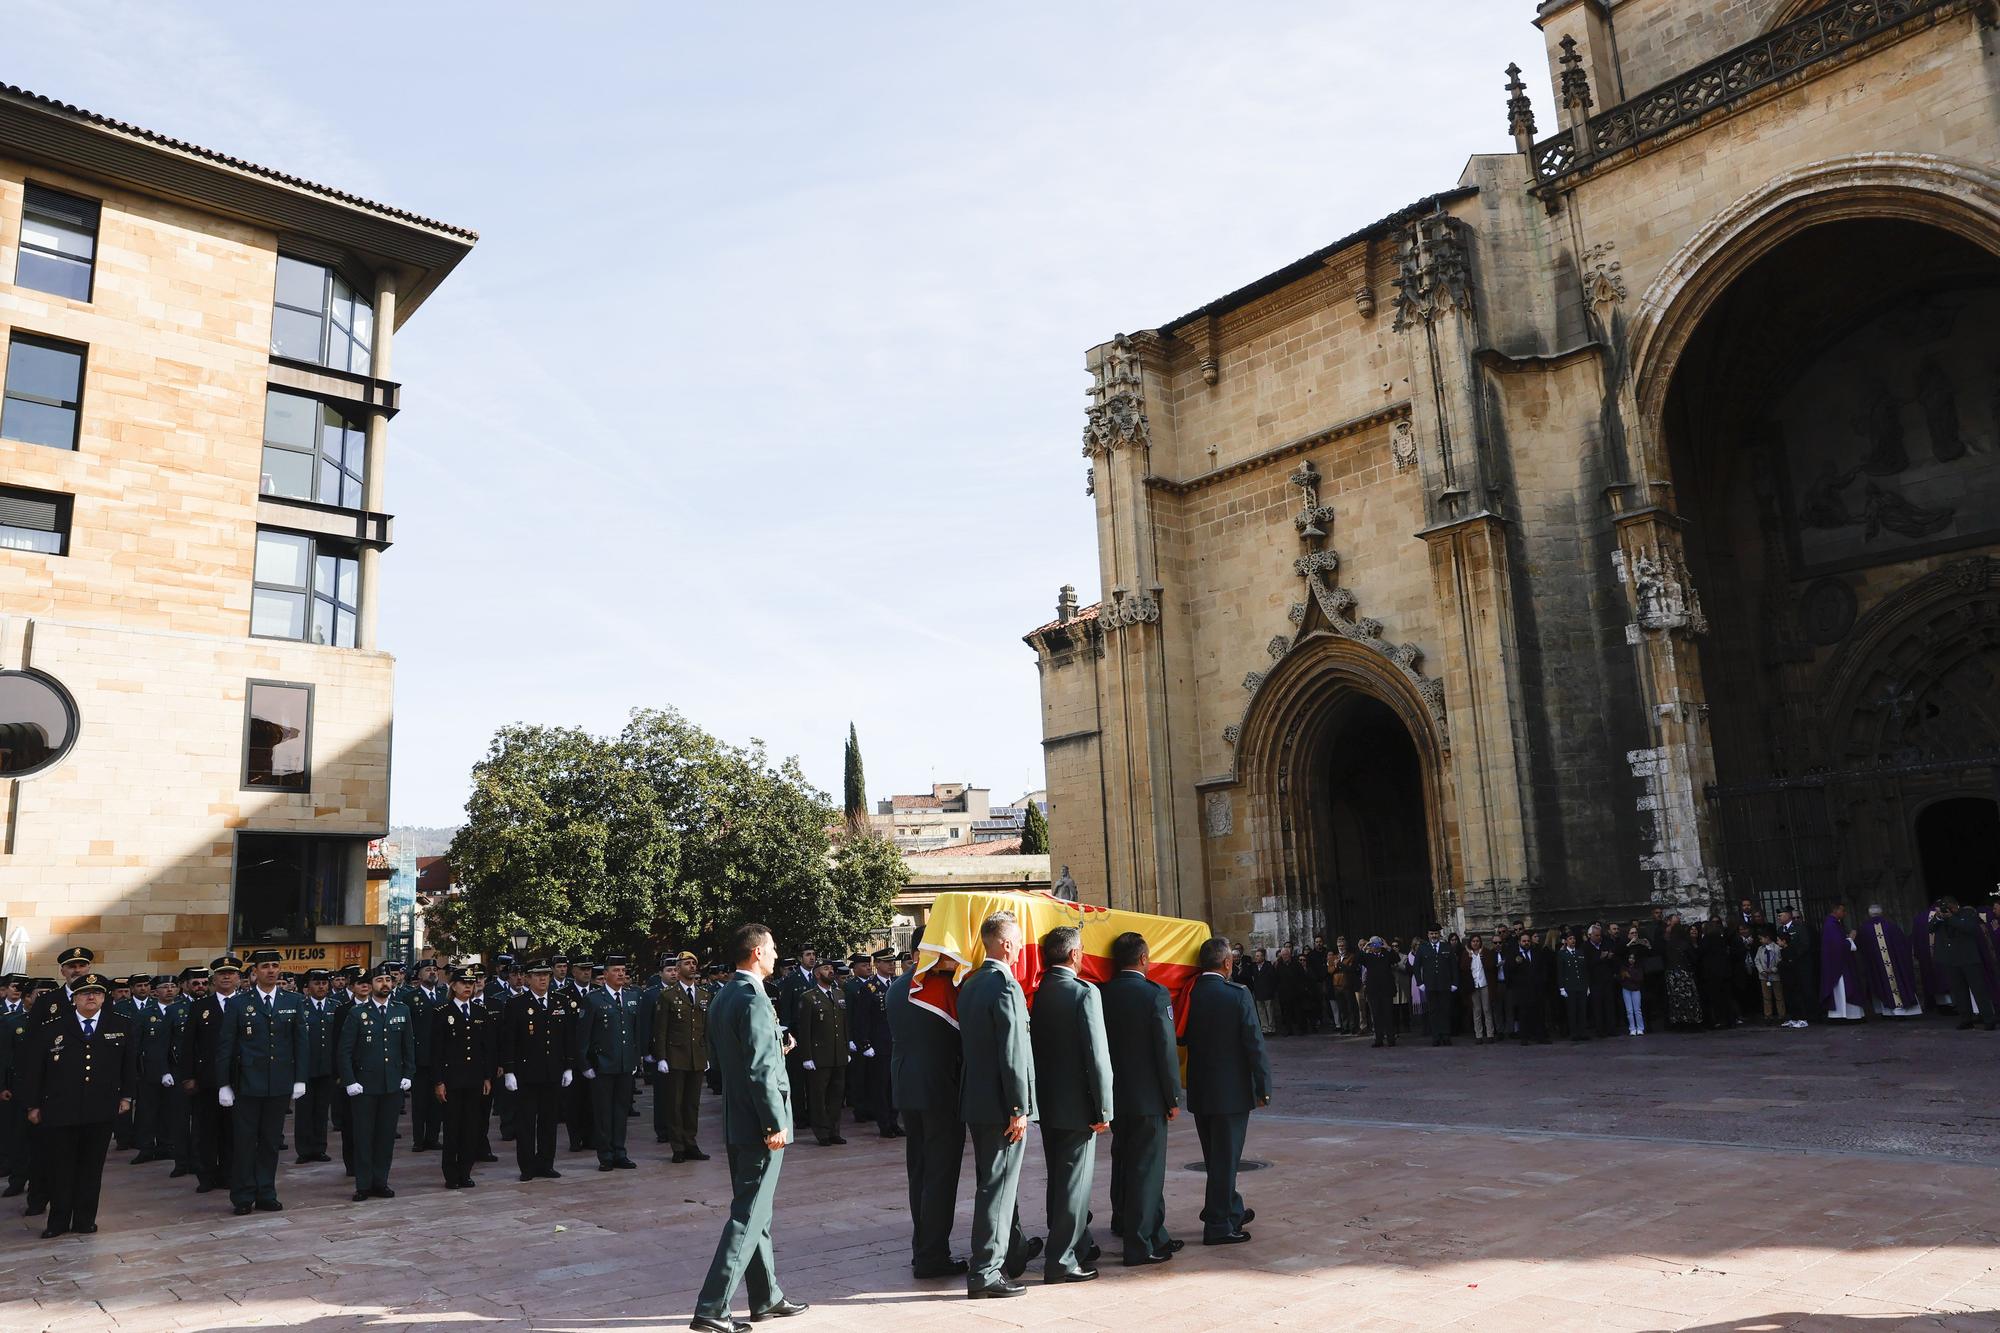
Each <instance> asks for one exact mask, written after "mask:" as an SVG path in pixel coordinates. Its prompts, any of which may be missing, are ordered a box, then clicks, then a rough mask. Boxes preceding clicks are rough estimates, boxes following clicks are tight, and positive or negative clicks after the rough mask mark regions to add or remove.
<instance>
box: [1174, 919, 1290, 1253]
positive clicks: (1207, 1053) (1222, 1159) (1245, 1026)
mask: <svg viewBox="0 0 2000 1333" xmlns="http://www.w3.org/2000/svg"><path fill="white" fill-rule="evenodd" d="M1228 958H1229V941H1228V940H1226V939H1221V938H1219V937H1218V938H1215V939H1210V940H1208V941H1206V942H1205V943H1203V945H1202V946H1201V952H1200V953H1199V954H1198V955H1197V957H1196V964H1197V966H1199V967H1200V968H1201V975H1200V976H1199V977H1197V978H1196V979H1195V983H1194V990H1193V991H1192V993H1191V994H1190V995H1189V997H1188V1016H1187V1026H1186V1031H1185V1034H1184V1035H1183V1036H1182V1038H1181V1041H1182V1042H1183V1043H1184V1044H1185V1045H1186V1046H1187V1052H1188V1077H1187V1094H1188V1113H1189V1114H1190V1115H1192V1116H1193V1117H1194V1128H1195V1133H1196V1134H1198V1135H1199V1136H1200V1138H1201V1160H1202V1165H1203V1167H1204V1169H1205V1170H1206V1171H1207V1173H1208V1192H1207V1195H1206V1198H1205V1201H1204V1203H1203V1206H1202V1210H1201V1221H1202V1234H1201V1243H1202V1244H1204V1245H1240V1244H1242V1243H1243V1242H1244V1241H1246V1240H1249V1239H1250V1233H1249V1232H1247V1231H1245V1230H1244V1229H1243V1225H1244V1223H1246V1222H1250V1221H1253V1220H1254V1219H1255V1218H1256V1216H1257V1214H1256V1211H1255V1210H1254V1209H1249V1208H1245V1207H1244V1206H1243V1196H1242V1195H1240V1194H1238V1193H1237V1192H1236V1173H1237V1170H1238V1168H1239V1167H1240V1166H1241V1165H1242V1162H1243V1139H1244V1136H1245V1135H1246V1134H1247V1133H1248V1132H1249V1129H1250V1111H1251V1109H1252V1108H1253V1107H1260V1106H1269V1105H1270V1104H1271V1065H1270V1061H1269V1060H1267V1059H1266V1058H1265V1055H1264V1033H1263V1030H1262V1029H1261V1028H1260V1027H1258V1025H1257V1007H1256V1004H1255V1002H1254V1001H1252V1000H1251V998H1250V992H1249V991H1247V990H1245V989H1243V987H1241V986H1237V985H1234V984H1232V983H1231V982H1230V981H1229V979H1228V975H1227V973H1225V972H1224V971H1223V969H1224V968H1225V967H1226V966H1227V965H1228Z"/></svg>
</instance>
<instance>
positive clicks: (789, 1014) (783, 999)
mask: <svg viewBox="0 0 2000 1333" xmlns="http://www.w3.org/2000/svg"><path fill="white" fill-rule="evenodd" d="M788 965H789V966H790V970H789V971H785V970H784V969H785V968H786V967H787V966H788ZM778 967H779V969H780V971H781V973H782V975H780V976H779V978H778V982H777V994H778V999H777V1004H778V1027H779V1029H780V1031H782V1032H785V1033H788V1034H789V1035H791V1036H792V1038H793V1039H794V1040H793V1044H792V1047H791V1049H790V1050H789V1051H787V1052H786V1054H785V1073H786V1075H787V1077H789V1078H790V1080H791V1085H792V1088H793V1096H792V1137H791V1140H790V1141H791V1142H793V1143H797V1142H798V1141H799V1139H800V1137H801V1132H802V1131H803V1130H804V1129H805V1128H806V1127H808V1126H809V1125H811V1124H812V1096H811V1094H810V1093H809V1092H808V1090H807V1085H808V1084H809V1083H811V1081H812V1078H811V1075H810V1074H809V1073H808V1072H807V1070H806V1047H805V1043H804V1042H802V1041H798V1040H797V1037H798V1032H799V1013H798V1006H799V997H800V996H802V995H804V994H805V993H806V992H807V991H809V990H811V989H812V988H813V976H814V974H815V973H817V972H818V971H819V952H818V951H817V950H816V949H814V948H812V947H811V946H810V945H808V946H806V947H804V948H801V949H800V950H799V956H798V959H797V960H796V962H795V961H794V960H793V959H790V958H780V959H779V960H778ZM765 987H766V989H769V988H770V983H769V982H768V981H767V982H766V983H765Z"/></svg>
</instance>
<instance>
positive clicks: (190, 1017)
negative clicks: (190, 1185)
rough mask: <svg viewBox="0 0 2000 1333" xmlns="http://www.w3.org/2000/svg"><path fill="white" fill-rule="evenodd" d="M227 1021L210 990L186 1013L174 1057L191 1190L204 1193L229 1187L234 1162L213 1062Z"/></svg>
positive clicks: (218, 1072)
mask: <svg viewBox="0 0 2000 1333" xmlns="http://www.w3.org/2000/svg"><path fill="white" fill-rule="evenodd" d="M226 1021H227V1016H226V1015H225V1014H224V1012H223V999H222V997H221V996H219V995H216V994H214V993H213V992H211V993H210V994H207V995H204V996H202V997H201V999H200V1000H198V1001H196V1002H195V1004H194V1005H193V1007H191V1008H190V1009H189V1010H188V1014H187V1021H186V1023H185V1024H184V1025H183V1027H182V1029H181V1040H180V1045H179V1046H178V1047H177V1048H176V1049H175V1053H174V1079H175V1081H176V1082H178V1083H180V1084H181V1085H182V1088H183V1091H185V1092H186V1093H187V1097H188V1119H189V1121H190V1123H191V1124H192V1126H193V1129H192V1135H191V1137H192V1143H191V1147H192V1149H193V1153H194V1174H195V1180H196V1182H197V1184H196V1186H195V1192H196V1193H197V1194H206V1193H208V1192H209V1191H210V1190H217V1189H221V1188H223V1187H224V1186H226V1185H227V1184H228V1183H229V1180H228V1176H227V1170H228V1167H227V1164H228V1163H230V1162H232V1161H234V1160H235V1134H234V1132H233V1128H232V1126H231V1123H230V1117H229V1116H227V1115H226V1114H224V1113H223V1110H222V1107H221V1106H220V1105H219V1104H218V1103H217V1102H216V1100H215V1093H216V1089H218V1088H220V1087H221V1086H222V1078H221V1066H220V1065H219V1064H218V1063H217V1062H216V1056H217V1053H218V1052H219V1050H220V1043H221V1040H222V1025H223V1024H224V1023H225V1022H226Z"/></svg>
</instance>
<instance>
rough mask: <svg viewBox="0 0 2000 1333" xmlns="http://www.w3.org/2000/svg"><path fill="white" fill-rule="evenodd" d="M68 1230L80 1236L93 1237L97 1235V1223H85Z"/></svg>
mask: <svg viewBox="0 0 2000 1333" xmlns="http://www.w3.org/2000/svg"><path fill="white" fill-rule="evenodd" d="M70 1230H71V1231H74V1232H76V1233H77V1234H78V1235H81V1236H95V1235H96V1234H97V1223H95V1222H85V1223H84V1224H83V1225H82V1226H80V1227H71V1228H70Z"/></svg>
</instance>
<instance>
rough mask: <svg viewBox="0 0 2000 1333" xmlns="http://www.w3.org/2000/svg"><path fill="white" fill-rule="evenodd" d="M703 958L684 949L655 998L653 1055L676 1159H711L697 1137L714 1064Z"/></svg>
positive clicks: (682, 1160)
mask: <svg viewBox="0 0 2000 1333" xmlns="http://www.w3.org/2000/svg"><path fill="white" fill-rule="evenodd" d="M700 976H701V960H700V959H699V958H696V957H695V956H694V955H693V954H692V953H689V952H688V951H687V950H685V949H683V950H681V952H680V955H679V957H677V958H675V960H674V973H673V975H672V976H670V977H668V978H666V980H665V981H664V982H663V984H662V985H661V986H660V991H659V995H658V997H657V998H656V999H655V1000H654V1001H653V1041H652V1060H653V1067H654V1072H655V1073H656V1075H657V1076H658V1078H659V1080H660V1088H659V1091H658V1093H657V1094H656V1095H657V1096H659V1097H660V1098H662V1099H663V1101H664V1104H665V1107H666V1123H667V1142H669V1143H671V1144H673V1146H674V1160H675V1161H676V1162H706V1161H707V1160H708V1154H707V1153H705V1152H703V1151H702V1150H701V1145H700V1144H699V1143H697V1142H695V1136H696V1132H697V1129H698V1127H699V1122H700V1117H701V1080H702V1074H703V1072H704V1071H705V1069H706V1068H707V1065H708V992H707V991H705V990H703V989H702V988H701V986H700V985H699V984H698V982H699V978H700Z"/></svg>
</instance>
